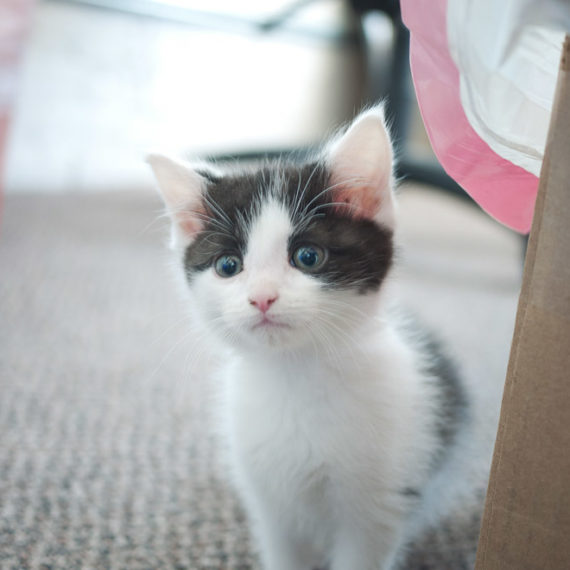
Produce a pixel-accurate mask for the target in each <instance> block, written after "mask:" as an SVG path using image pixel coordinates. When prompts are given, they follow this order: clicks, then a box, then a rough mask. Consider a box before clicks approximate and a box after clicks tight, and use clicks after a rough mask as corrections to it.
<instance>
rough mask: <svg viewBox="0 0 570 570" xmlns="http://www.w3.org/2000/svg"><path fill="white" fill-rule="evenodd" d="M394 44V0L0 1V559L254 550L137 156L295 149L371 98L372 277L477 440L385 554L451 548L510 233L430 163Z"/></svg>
mask: <svg viewBox="0 0 570 570" xmlns="http://www.w3.org/2000/svg"><path fill="white" fill-rule="evenodd" d="M407 49H408V38H407V32H406V30H405V29H404V28H403V26H402V25H401V22H400V18H399V9H398V2H397V1H395V0H393V1H389V0H387V1H380V0H358V1H357V0H352V1H348V0H312V1H311V0H265V1H262V0H239V1H232V0H177V1H175V0H170V1H158V0H156V1H153V0H61V1H60V0H58V1H56V0H37V1H35V2H34V1H32V0H0V157H1V158H2V159H3V168H1V166H0V168H1V170H2V172H1V175H2V178H1V184H0V186H2V188H3V199H2V217H1V223H0V566H1V567H2V568H4V567H6V568H18V569H27V568H34V569H41V570H49V569H53V570H55V569H71V568H86V569H89V570H91V569H95V568H105V569H108V568H117V569H122V570H124V569H129V570H132V569H135V570H136V569H140V570H148V569H149V568H164V569H168V568H172V569H176V570H185V569H187V570H219V569H225V568H228V569H235V570H238V569H240V570H249V569H252V568H258V565H257V559H256V556H255V548H254V547H253V546H252V545H251V544H250V539H249V534H248V527H247V525H246V523H245V519H244V515H243V512H242V510H241V508H240V506H239V503H238V501H237V500H236V497H235V495H234V494H233V492H232V489H231V486H230V485H229V484H228V476H227V472H226V468H225V465H224V462H223V459H222V456H223V454H222V453H220V445H219V442H218V441H217V440H216V438H215V437H214V435H213V434H214V433H215V418H213V417H212V413H211V412H212V409H213V404H212V400H211V389H212V386H211V385H210V383H209V381H208V379H209V378H210V375H209V369H208V363H207V362H202V360H203V359H202V358H201V357H202V355H203V351H202V348H203V347H201V346H200V339H199V338H196V337H195V336H193V334H192V333H191V331H190V329H189V328H188V322H187V319H186V318H185V317H184V315H185V313H186V307H184V306H183V303H182V301H181V299H180V298H179V296H178V295H176V288H175V287H174V286H173V284H172V283H171V280H170V271H169V268H168V265H169V261H170V257H169V255H168V253H167V252H166V248H165V242H166V240H167V235H168V228H167V221H166V220H165V219H164V218H163V217H162V216H161V214H162V207H161V202H160V199H159V198H158V195H157V193H156V192H155V191H154V182H153V179H152V176H151V173H150V169H149V168H148V167H147V165H146V164H145V162H144V156H145V154H146V153H147V152H148V151H149V150H162V151H170V152H173V153H178V154H184V155H190V156H195V155H205V154H206V155H210V156H213V157H238V158H239V157H242V158H245V159H248V160H249V159H251V158H256V157H259V156H260V155H263V154H270V155H271V154H275V153H279V152H282V151H287V150H294V149H295V150H299V149H300V151H301V152H302V151H303V149H307V148H308V147H310V146H311V145H313V144H315V143H316V142H317V141H320V140H321V139H322V137H323V136H326V135H327V134H329V133H331V132H332V130H333V129H334V128H335V127H337V126H339V125H340V124H342V123H344V122H345V121H347V120H349V119H351V118H352V117H353V116H354V115H355V114H356V113H357V112H358V111H359V109H360V108H361V107H362V105H364V104H366V103H370V102H375V101H377V100H378V99H380V98H386V99H387V104H388V117H389V120H390V122H391V125H392V131H393V134H394V137H395V139H396V145H397V147H398V157H399V160H398V164H399V166H398V168H399V172H398V174H399V176H400V177H401V178H402V184H401V187H400V190H399V206H400V207H399V229H398V232H399V236H398V239H399V243H400V245H401V247H400V248H399V250H398V267H397V271H396V274H395V277H394V278H393V279H392V280H390V282H389V283H388V284H387V285H388V286H390V287H392V289H393V292H394V295H397V296H398V297H400V298H401V299H402V300H403V302H404V303H405V304H406V305H407V306H408V307H409V308H411V309H412V310H413V311H415V312H416V313H417V314H418V315H419V317H420V319H421V320H422V321H423V322H425V323H427V324H428V325H430V326H431V327H432V328H433V329H435V330H436V331H437V334H438V335H439V336H440V337H441V338H442V339H444V340H445V341H446V343H447V345H448V347H449V350H450V352H451V353H452V354H453V356H454V357H455V359H456V360H457V362H458V363H459V366H460V368H461V370H462V372H463V374H464V376H465V378H466V382H467V384H468V386H469V387H470V390H471V392H472V395H473V416H474V418H475V419H476V422H475V423H476V425H475V427H474V432H473V445H474V449H475V447H476V445H475V444H476V443H477V445H478V446H479V447H478V448H477V449H478V451H477V453H475V452H474V451H473V453H470V459H473V461H474V466H472V467H473V468H472V469H471V470H470V472H469V477H470V478H472V479H473V480H474V486H473V488H474V490H475V495H474V496H475V500H474V501H473V500H469V501H467V499H466V501H464V502H463V503H461V504H460V505H459V509H458V511H457V512H456V513H455V515H454V516H453V517H452V519H451V520H448V521H446V524H445V525H443V526H441V527H438V528H435V529H432V532H431V534H430V535H428V536H426V537H424V539H423V541H422V542H419V543H418V544H417V545H414V548H413V549H411V550H410V560H409V561H408V564H407V565H406V570H420V569H425V568H437V569H438V570H458V569H459V568H469V567H472V561H473V557H474V554H475V547H476V543H477V536H478V530H479V522H478V521H479V515H480V510H481V507H482V499H483V495H484V492H485V488H486V469H487V468H488V461H489V459H490V456H491V451H492V446H493V441H494V434H495V429H496V423H497V414H498V410H499V403H500V397H501V393H502V386H503V381H504V377H505V370H506V365H507V359H508V353H509V346H510V341H511V335H512V328H513V323H514V317H515V311H516V303H517V297H518V291H519V285H520V276H521V270H522V246H521V240H520V237H519V236H517V235H515V234H514V233H513V232H511V231H509V230H507V229H505V228H504V227H502V226H500V225H499V224H497V223H496V222H495V221H493V220H492V219H491V218H489V217H488V216H487V215H486V214H484V213H482V212H481V211H480V209H479V208H478V207H477V206H475V205H474V204H473V203H472V202H471V201H470V200H469V199H467V198H466V197H465V194H464V193H463V192H462V191H460V190H459V189H458V188H457V186H456V185H455V184H454V183H453V182H452V181H450V180H449V179H448V178H447V177H446V176H445V175H443V173H442V171H441V169H440V168H439V166H438V164H437V162H436V161H435V158H434V157H433V155H432V153H431V150H430V147H429V143H428V141H427V139H426V136H425V133H424V130H423V126H422V123H421V119H420V117H419V113H418V110H417V106H416V103H415V100H414V95H413V89H412V87H411V83H410V78H409V64H408V52H407ZM3 146H4V147H5V152H4V153H2V147H3ZM2 155H3V156H2ZM1 162H2V161H0V163H1ZM214 388H215V386H214Z"/></svg>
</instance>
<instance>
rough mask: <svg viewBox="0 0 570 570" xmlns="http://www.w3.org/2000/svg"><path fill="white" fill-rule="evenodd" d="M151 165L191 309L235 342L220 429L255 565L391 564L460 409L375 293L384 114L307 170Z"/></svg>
mask: <svg viewBox="0 0 570 570" xmlns="http://www.w3.org/2000/svg"><path fill="white" fill-rule="evenodd" d="M149 162H150V164H151V166H152V168H153V170H154V172H155V175H156V178H157V180H158V184H159V187H160V190H161V192H162V194H163V197H164V200H165V202H166V206H167V209H168V211H169V213H170V215H171V218H172V222H173V224H172V245H173V247H174V249H175V250H176V251H177V252H178V254H179V256H180V261H181V267H182V269H183V272H184V275H185V278H186V281H187V285H188V293H189V299H190V303H191V308H192V311H193V312H194V314H195V316H196V318H197V319H198V320H199V322H200V326H202V327H204V329H205V330H207V331H210V332H213V333H214V335H215V336H216V337H217V338H219V340H220V341H221V343H223V345H224V346H225V347H226V348H227V349H228V352H227V356H226V353H225V352H220V354H224V358H225V363H224V369H225V373H224V386H223V390H224V397H223V401H224V410H223V417H224V428H223V429H224V431H225V435H226V436H227V438H228V441H229V444H230V453H231V464H232V468H233V475H234V479H235V485H236V488H237V490H238V492H239V493H240V495H241V498H242V500H243V502H244V504H245V506H246V508H247V510H248V513H249V518H250V520H251V523H252V525H253V531H254V536H255V537H256V539H257V542H258V544H259V547H260V550H261V557H262V561H263V565H264V568H266V569H268V570H311V569H314V568H324V567H328V568H330V569H331V570H373V569H374V570H379V569H381V570H388V569H392V568H394V567H395V565H396V564H397V561H398V558H399V557H401V554H402V552H404V547H405V545H406V544H407V543H408V542H409V541H410V540H411V539H412V538H413V536H414V535H416V534H417V533H418V531H419V530H420V529H421V528H422V525H423V524H425V523H424V522H423V521H425V520H426V515H427V514H429V513H427V511H429V510H432V511H433V510H434V508H435V506H436V505H438V503H439V502H440V501H439V498H438V497H437V495H434V493H436V489H441V488H445V487H446V485H447V483H446V482H445V480H444V481H443V483H442V477H445V475H444V473H445V468H446V465H447V464H449V462H450V461H452V460H453V457H454V453H453V449H454V448H457V447H458V441H457V431H458V430H459V429H460V428H461V426H463V425H464V424H465V421H466V420H465V418H466V415H467V414H466V405H465V398H464V396H463V391H462V386H461V384H460V381H459V380H458V379H457V377H456V375H455V373H454V370H453V367H452V366H451V364H450V363H449V362H448V361H447V360H446V359H445V357H444V356H443V355H442V354H441V352H440V351H439V349H438V346H437V344H436V343H434V342H433V341H431V340H429V339H427V337H426V338H423V340H422V336H421V334H419V333H418V332H417V331H414V330H413V329H411V328H410V326H409V324H408V325H406V324H404V325H403V324H402V320H401V318H400V317H398V316H397V315H395V314H394V313H393V312H392V311H391V310H390V308H389V299H386V298H385V296H386V295H385V281H386V278H387V275H388V274H389V272H390V268H391V266H392V262H393V257H394V244H393V234H394V229H395V223H396V216H395V203H394V192H393V185H394V179H393V174H392V162H393V160H392V148H391V143H390V138H389V135H388V132H387V129H386V126H385V123H384V119H383V112H382V108H381V107H375V108H372V109H369V110H366V111H364V112H363V113H362V114H361V115H360V116H358V117H357V118H356V119H355V121H354V122H353V123H352V125H350V126H349V128H348V129H347V130H345V131H344V132H343V133H341V134H340V135H338V136H337V137H335V138H333V140H331V141H330V142H329V143H328V144H327V145H326V146H325V147H324V148H323V150H322V151H321V152H320V153H319V154H318V155H317V156H315V157H314V159H313V160H309V161H307V162H306V163H304V164H295V163H293V162H288V161H286V160H279V161H275V162H274V163H271V162H270V163H268V164H266V165H265V166H262V167H260V168H258V169H252V170H250V171H243V172H239V171H237V172H236V171H229V172H223V171H221V170H220V169H219V168H218V167H216V166H214V165H207V164H203V165H201V166H198V167H196V168H191V167H190V166H188V165H186V164H184V163H181V162H177V161H173V160H170V159H168V158H166V157H162V156H158V155H155V156H151V157H150V158H149ZM438 478H439V482H437V481H438ZM426 505H428V506H427V507H426Z"/></svg>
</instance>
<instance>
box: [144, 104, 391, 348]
mask: <svg viewBox="0 0 570 570" xmlns="http://www.w3.org/2000/svg"><path fill="white" fill-rule="evenodd" d="M149 162H150V164H151V166H152V168H153V170H154V173H155V175H156V178H157V180H158V183H159V187H160V190H161V192H162V195H163V198H164V201H165V202H166V206H167V209H168V212H169V214H170V216H171V219H172V245H173V247H174V249H175V250H176V251H178V252H180V256H181V258H182V267H183V269H184V272H185V276H186V280H187V283H188V287H189V292H190V298H191V303H192V310H193V311H194V312H195V313H196V314H197V316H198V317H199V318H200V321H201V322H202V323H204V324H205V326H207V327H208V329H209V330H211V331H214V332H215V333H216V334H218V336H219V337H220V338H223V339H225V340H227V341H228V342H230V343H232V344H234V345H237V346H239V347H241V348H248V349H268V348H271V349H278V350H279V349H281V350H296V349H303V348H311V347H313V346H314V347H316V346H322V345H324V346H328V347H331V346H334V345H335V344H338V343H339V342H340V343H342V342H343V341H346V338H347V335H348V334H350V331H351V330H352V329H355V328H356V327H359V326H360V325H361V324H362V323H364V322H366V320H367V319H369V318H370V315H371V314H373V313H374V308H375V307H374V305H375V304H376V301H377V297H378V293H379V291H380V287H381V285H382V282H383V280H384V278H385V276H386V273H387V272H388V269H389V268H390V264H391V261H392V255H393V251H392V249H393V248H392V234H393V229H394V202H393V193H392V186H393V176H392V149H391V145H390V139H389V136H388V133H387V130H386V127H385V123H384V120H383V113H382V109H381V108H380V107H376V108H373V109H370V110H368V111H365V112H364V113H362V114H361V115H360V116H359V117H357V118H356V120H355V121H354V122H353V123H352V125H350V127H349V128H348V129H347V130H346V131H345V132H344V133H342V134H341V135H339V136H337V137H335V138H334V139H333V140H332V141H330V142H329V143H328V144H327V145H326V147H325V148H324V149H323V151H322V152H321V153H320V155H319V156H318V157H316V158H315V159H314V160H312V161H309V162H307V163H305V164H301V165H296V164H294V163H292V162H287V161H283V160H280V161H276V162H275V163H269V164H267V165H265V166H263V167H260V168H259V169H257V170H252V171H248V172H226V173H224V172H221V171H219V170H218V169H217V168H216V167H214V166H212V165H207V164H205V165H202V166H199V167H194V168H192V167H190V166H189V165H187V164H184V163H181V162H177V161H173V160H171V159H168V158H166V157H163V156H151V157H150V158H149Z"/></svg>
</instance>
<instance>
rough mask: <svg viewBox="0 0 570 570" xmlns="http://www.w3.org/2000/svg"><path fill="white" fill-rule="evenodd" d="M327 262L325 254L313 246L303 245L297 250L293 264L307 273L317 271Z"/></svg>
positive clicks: (292, 259)
mask: <svg viewBox="0 0 570 570" xmlns="http://www.w3.org/2000/svg"><path fill="white" fill-rule="evenodd" d="M324 261H325V252H324V251H323V250H322V249H321V248H320V247H316V246H313V245H303V246H301V247H299V248H297V249H296V250H295V252H294V253H293V257H292V258H291V263H292V264H293V265H294V266H295V267H297V268H298V269H302V270H304V271H307V272H311V271H315V270H317V269H318V268H319V267H320V266H321V265H322V264H323V263H324Z"/></svg>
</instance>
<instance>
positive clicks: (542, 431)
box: [475, 36, 570, 570]
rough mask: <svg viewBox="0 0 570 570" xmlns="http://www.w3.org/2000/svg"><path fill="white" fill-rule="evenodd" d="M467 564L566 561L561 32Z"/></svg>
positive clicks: (566, 166)
mask: <svg viewBox="0 0 570 570" xmlns="http://www.w3.org/2000/svg"><path fill="white" fill-rule="evenodd" d="M475 568H476V570H499V569H501V570H506V569H512V570H531V569H532V570H568V569H570V37H569V36H567V37H566V41H565V43H564V48H563V52H562V60H561V65H560V72H559V77H558V84H557V88H556V95H555V99H554V106H553V109H552V115H551V122H550V130H549V134H548V140H547V145H546V151H545V156H544V162H543V165H542V171H541V176H540V186H539V192H538V198H537V202H536V207H535V213H534V219H533V225H532V230H531V234H530V240H529V245H528V251H527V256H526V263H525V269H524V277H523V284H522V289H521V295H520V299H519V306H518V313H517V319H516V324H515V332H514V337H513V343H512V348H511V356H510V361H509V367H508V372H507V379H506V384H505V391H504V395H503V403H502V408H501V418H500V422H499V430H498V434H497V441H496V444H495V452H494V457H493V466H492V469H491V477H490V481H489V488H488V492H487V499H486V504H485V513H484V516H483V522H482V525H481V535H480V539H479V548H478V552H477V562H476V566H475Z"/></svg>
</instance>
